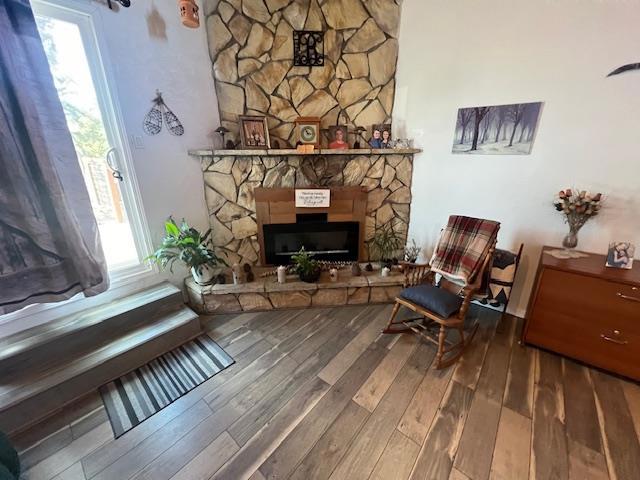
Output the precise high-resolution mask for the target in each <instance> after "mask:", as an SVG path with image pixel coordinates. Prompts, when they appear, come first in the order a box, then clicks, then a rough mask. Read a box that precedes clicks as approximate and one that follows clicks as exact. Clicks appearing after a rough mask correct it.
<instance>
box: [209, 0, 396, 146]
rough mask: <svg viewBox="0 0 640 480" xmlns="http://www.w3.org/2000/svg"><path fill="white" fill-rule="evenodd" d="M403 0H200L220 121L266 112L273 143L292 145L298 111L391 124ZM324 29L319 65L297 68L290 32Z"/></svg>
mask: <svg viewBox="0 0 640 480" xmlns="http://www.w3.org/2000/svg"><path fill="white" fill-rule="evenodd" d="M400 4H401V0H323V1H318V0H243V1H242V2H241V1H240V0H205V1H204V4H203V14H204V16H205V28H206V30H207V35H208V40H209V54H210V57H211V62H212V66H213V76H214V79H215V87H216V94H217V98H218V107H219V112H220V120H221V121H222V125H223V126H225V127H226V128H228V129H229V130H230V131H231V133H230V134H229V135H230V136H233V137H235V138H236V139H237V133H238V131H239V126H238V116H239V115H264V116H265V117H266V119H267V122H268V125H269V133H270V136H271V139H272V142H273V141H277V142H278V143H279V144H280V145H281V146H282V147H286V146H294V145H295V144H296V141H297V138H296V132H295V129H294V123H293V122H294V121H295V119H296V117H298V116H302V117H305V116H310V117H320V119H321V121H322V128H327V127H328V126H329V125H336V124H340V125H347V126H348V127H349V129H350V130H353V129H354V127H356V126H362V127H365V128H367V129H369V128H370V127H371V125H374V124H379V123H390V122H391V117H392V110H393V101H394V93H395V73H396V62H397V57H398V40H397V38H398V27H399V24H400V9H401V7H400ZM301 30H306V31H308V30H313V31H316V32H322V35H323V42H322V44H323V47H324V48H323V51H324V64H323V65H322V66H314V67H306V66H305V67H303V66H294V64H293V60H294V42H293V32H294V31H301Z"/></svg>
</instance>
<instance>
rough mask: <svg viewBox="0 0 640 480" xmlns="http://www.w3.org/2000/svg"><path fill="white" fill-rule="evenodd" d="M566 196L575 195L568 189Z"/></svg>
mask: <svg viewBox="0 0 640 480" xmlns="http://www.w3.org/2000/svg"><path fill="white" fill-rule="evenodd" d="M565 194H566V195H567V197H570V196H571V195H573V193H572V192H571V189H570V188H567V189H566V190H565Z"/></svg>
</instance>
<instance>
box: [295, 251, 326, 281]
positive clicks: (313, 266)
mask: <svg viewBox="0 0 640 480" xmlns="http://www.w3.org/2000/svg"><path fill="white" fill-rule="evenodd" d="M291 260H292V261H293V266H294V269H295V271H296V273H297V274H298V276H299V277H300V280H302V281H303V282H307V283H313V282H317V281H318V279H319V278H320V273H321V271H322V268H321V267H320V264H319V263H318V262H317V261H316V260H314V259H313V255H312V254H310V253H307V252H306V251H305V249H304V247H302V248H301V249H300V251H299V252H298V253H296V254H295V255H291Z"/></svg>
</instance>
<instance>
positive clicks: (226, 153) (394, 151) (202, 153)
mask: <svg viewBox="0 0 640 480" xmlns="http://www.w3.org/2000/svg"><path fill="white" fill-rule="evenodd" d="M420 152H422V150H420V149H418V148H380V149H377V148H350V149H345V150H338V149H328V148H322V149H320V150H315V151H314V152H313V153H300V152H298V151H297V150H296V149H291V148H290V149H270V150H254V149H251V150H215V149H213V148H196V149H193V150H189V155H191V156H193V157H282V156H301V157H312V156H317V155H415V154H417V153H420Z"/></svg>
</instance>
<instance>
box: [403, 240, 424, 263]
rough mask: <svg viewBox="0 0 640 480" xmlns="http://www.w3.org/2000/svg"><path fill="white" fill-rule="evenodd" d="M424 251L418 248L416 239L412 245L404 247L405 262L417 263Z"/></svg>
mask: <svg viewBox="0 0 640 480" xmlns="http://www.w3.org/2000/svg"><path fill="white" fill-rule="evenodd" d="M421 251H422V249H421V248H420V247H419V246H418V244H417V243H416V241H415V239H411V245H409V244H407V245H406V246H405V247H404V260H405V262H409V263H416V260H418V257H419V256H420V252H421Z"/></svg>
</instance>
